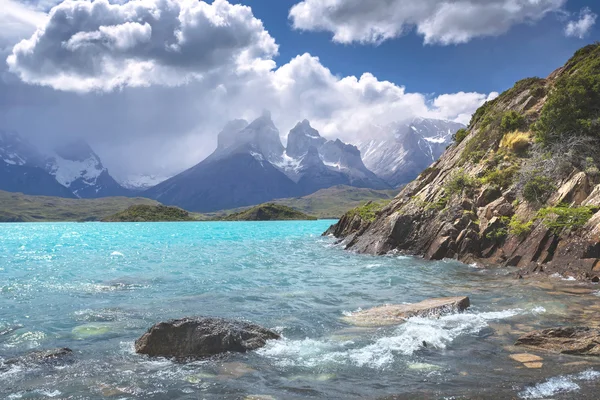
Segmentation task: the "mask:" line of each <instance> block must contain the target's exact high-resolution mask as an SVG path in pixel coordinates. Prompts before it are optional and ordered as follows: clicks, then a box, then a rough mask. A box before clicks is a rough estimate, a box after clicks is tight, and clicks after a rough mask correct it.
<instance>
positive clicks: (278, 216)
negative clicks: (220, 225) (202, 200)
mask: <svg viewBox="0 0 600 400" xmlns="http://www.w3.org/2000/svg"><path fill="white" fill-rule="evenodd" d="M217 219H218V220H220V221H312V220H316V219H317V218H316V217H312V216H310V215H307V214H305V213H303V212H300V211H297V210H294V209H293V208H290V207H287V206H282V205H280V204H274V203H267V204H261V205H258V206H256V207H252V208H250V209H248V210H245V211H241V212H238V213H233V214H230V215H227V216H226V217H222V218H217Z"/></svg>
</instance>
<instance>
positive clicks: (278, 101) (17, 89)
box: [0, 0, 494, 176]
mask: <svg viewBox="0 0 600 400" xmlns="http://www.w3.org/2000/svg"><path fill="white" fill-rule="evenodd" d="M0 1H1V0H0ZM128 4H130V6H129V7H130V8H123V7H125V6H126V5H125V4H124V5H118V4H110V5H109V4H108V3H107V2H106V1H103V0H96V1H95V2H93V3H90V2H82V1H72V0H67V1H65V2H64V3H62V4H60V5H59V6H57V8H55V9H53V10H52V12H51V13H50V19H49V21H48V22H47V24H46V28H45V30H40V31H37V32H36V33H35V34H34V35H33V37H31V38H30V39H28V40H25V41H22V42H21V43H20V44H18V45H17V46H15V48H14V49H13V50H12V55H13V62H12V64H11V70H12V71H14V72H16V73H17V75H18V77H20V79H21V80H23V81H25V82H29V83H35V84H37V85H31V84H26V83H23V81H19V80H18V79H17V76H15V75H13V74H8V75H9V76H5V79H4V82H3V81H2V71H1V68H2V66H0V112H2V116H3V126H2V127H0V129H14V130H17V131H20V132H22V133H23V134H25V135H27V136H30V137H32V138H33V139H34V140H36V141H46V142H49V143H50V144H56V143H57V142H58V141H60V140H62V139H64V138H65V137H83V138H85V139H86V140H88V141H89V142H90V144H92V146H93V147H95V148H96V149H97V151H98V153H99V154H100V156H101V157H102V158H103V161H104V163H105V165H106V166H108V167H109V168H110V169H111V170H112V171H113V172H114V173H115V174H116V175H120V176H124V175H127V174H129V173H136V174H137V173H146V174H159V175H165V174H169V173H176V172H179V171H181V170H183V169H185V168H187V167H190V166H192V165H194V164H196V163H197V162H198V161H200V160H201V159H202V158H204V157H206V156H207V155H208V154H210V153H211V152H212V151H213V150H214V148H215V146H216V135H217V133H218V132H219V131H220V130H221V128H222V127H223V125H224V124H225V123H226V122H227V121H228V120H231V119H234V118H245V119H252V118H255V117H256V116H258V115H260V113H261V111H262V110H263V109H265V108H266V109H269V110H271V111H272V114H273V118H274V120H275V123H276V124H277V126H278V127H279V129H280V130H281V133H282V135H283V136H285V135H287V132H288V131H289V130H290V129H291V128H292V127H293V126H294V125H295V124H296V123H297V122H298V121H301V120H302V119H305V118H307V119H309V120H311V122H312V123H313V125H314V126H315V127H316V128H318V129H319V130H320V131H321V133H323V134H324V135H326V136H329V137H331V138H334V137H340V138H342V139H345V140H357V139H360V138H364V137H365V136H367V135H373V134H376V133H377V132H376V131H375V130H374V129H373V126H385V125H387V124H389V123H391V122H395V121H402V120H409V119H412V118H414V117H417V116H420V117H431V118H441V119H450V120H456V121H462V122H467V121H468V119H469V118H470V114H471V113H473V112H474V111H475V110H476V108H477V107H479V106H480V105H481V104H482V103H483V102H484V101H486V100H487V99H488V98H489V96H490V95H487V94H479V93H463V92H460V93H455V94H441V95H437V96H430V95H425V94H421V93H413V92H408V91H407V90H406V88H405V87H404V86H401V85H398V84H395V83H393V82H389V81H381V80H379V79H378V78H377V77H375V76H374V75H373V74H371V73H364V74H362V75H361V76H357V77H355V76H347V77H339V76H336V75H334V74H333V73H332V72H331V71H330V70H329V69H328V68H327V67H326V66H324V65H323V64H322V63H321V61H320V60H319V58H317V57H314V56H312V55H310V54H303V55H299V56H297V57H294V58H293V59H292V60H290V61H289V62H288V63H285V64H283V65H280V66H277V65H276V64H275V62H274V61H273V60H272V56H273V55H274V54H275V53H276V51H277V45H276V44H275V41H274V40H273V39H272V38H271V37H270V36H269V35H268V33H266V31H265V30H264V27H263V26H262V23H261V22H260V21H259V20H257V19H256V18H255V17H254V16H253V15H252V12H251V10H250V9H249V8H248V7H241V6H232V5H230V4H229V3H226V2H225V1H223V0H217V1H215V2H214V3H213V4H212V5H208V4H206V3H202V2H196V1H195V0H189V1H188V0H182V1H178V2H174V0H134V1H133V2H131V3H128ZM67 17H68V18H67ZM65 18H67V19H66V20H67V21H70V22H69V23H66V22H64V21H65ZM63 22H64V23H63ZM60 23H62V25H59V24H60ZM59 26H62V30H59V29H58V28H59ZM230 31H231V32H230ZM242 33H243V34H242ZM165 38H167V39H168V40H165ZM165 43H166V45H165ZM160 44H162V45H160ZM0 54H1V52H0ZM53 88H56V89H60V90H54V89H53ZM493 95H494V94H492V95H491V96H493Z"/></svg>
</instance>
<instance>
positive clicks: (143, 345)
mask: <svg viewBox="0 0 600 400" xmlns="http://www.w3.org/2000/svg"><path fill="white" fill-rule="evenodd" d="M274 339H279V335H278V334H277V333H275V332H273V331H271V330H269V329H266V328H263V327H261V326H258V325H255V324H251V323H248V322H243V321H233V320H226V319H222V318H208V317H207V318H205V317H194V318H183V319H176V320H171V321H168V322H160V323H158V324H156V325H154V326H153V327H151V328H150V329H149V330H148V332H146V333H145V334H144V335H142V337H140V338H139V339H138V340H136V341H135V351H136V352H137V353H139V354H146V355H149V356H151V357H169V358H176V359H199V358H205V357H211V356H214V355H218V354H222V353H227V352H238V353H245V352H247V351H251V350H256V349H259V348H261V347H263V346H264V345H265V344H266V342H267V340H274Z"/></svg>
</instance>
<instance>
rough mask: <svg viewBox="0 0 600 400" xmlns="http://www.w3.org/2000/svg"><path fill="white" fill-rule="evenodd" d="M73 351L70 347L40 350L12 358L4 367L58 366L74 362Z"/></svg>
mask: <svg viewBox="0 0 600 400" xmlns="http://www.w3.org/2000/svg"><path fill="white" fill-rule="evenodd" d="M72 356H73V350H71V349H69V348H68V347H63V348H58V349H50V350H39V351H33V352H31V353H28V354H26V355H24V356H22V357H16V358H10V359H8V360H6V361H5V362H4V365H14V364H25V365H31V364H38V365H39V364H57V363H65V362H70V361H72Z"/></svg>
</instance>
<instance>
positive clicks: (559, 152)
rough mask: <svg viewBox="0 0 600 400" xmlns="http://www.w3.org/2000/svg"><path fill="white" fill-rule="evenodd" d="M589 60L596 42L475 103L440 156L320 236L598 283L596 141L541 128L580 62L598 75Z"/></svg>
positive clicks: (354, 246) (360, 248) (370, 249)
mask: <svg viewBox="0 0 600 400" xmlns="http://www.w3.org/2000/svg"><path fill="white" fill-rule="evenodd" d="M598 63H600V45H591V46H588V47H586V48H583V49H581V50H580V51H578V52H577V53H576V54H575V56H574V57H573V58H572V59H571V60H569V62H568V63H567V64H566V65H565V66H564V67H562V68H560V69H558V70H556V71H555V72H553V73H552V74H551V75H550V76H549V77H548V78H546V79H539V78H531V79H526V80H523V81H520V82H518V83H517V84H516V85H515V87H513V88H512V89H509V90H508V91H506V92H504V93H503V94H501V95H500V96H499V97H498V98H497V99H495V100H493V101H490V102H488V103H486V104H485V105H484V106H483V107H481V108H480V109H479V110H478V111H477V113H476V114H475V115H474V116H473V119H472V121H471V123H470V125H469V127H468V129H467V130H464V131H462V132H461V131H459V132H457V134H456V135H455V139H456V142H455V144H454V145H452V146H451V147H449V148H448V150H447V151H446V152H445V153H444V155H443V156H442V158H441V159H440V160H439V161H437V162H436V163H434V164H433V165H432V166H431V167H430V168H428V169H427V170H425V171H424V172H423V173H422V174H421V175H420V176H419V177H418V178H417V179H416V180H415V181H413V182H412V183H410V184H409V185H407V186H406V187H405V188H404V189H403V190H402V191H401V192H400V194H399V195H398V196H397V197H396V198H395V199H394V200H392V202H391V203H389V204H388V205H387V206H386V207H384V208H383V209H381V210H380V211H378V212H377V213H376V215H375V216H373V217H369V216H367V217H365V215H363V214H361V213H360V212H357V211H356V210H353V211H351V212H349V213H347V214H346V215H344V216H343V217H342V218H341V219H340V221H339V222H338V223H337V224H336V225H334V226H332V227H331V228H330V229H329V230H328V231H327V232H326V233H325V234H327V235H333V236H335V237H336V238H338V239H339V240H340V241H341V242H343V244H344V245H345V247H346V248H347V249H349V250H353V251H356V252H359V253H367V254H376V255H382V254H386V253H390V252H400V253H403V254H407V255H416V256H422V257H424V258H425V259H428V260H441V259H444V258H454V259H458V260H460V261H462V262H465V263H478V264H481V265H484V266H511V267H518V268H519V270H520V273H519V275H518V276H520V277H525V276H533V275H536V274H556V273H558V274H560V275H562V276H564V277H572V278H575V279H577V280H581V281H591V282H599V281H600V173H599V172H598V171H599V170H598V164H599V163H600V159H597V158H598V154H600V142H599V139H597V138H595V137H592V136H589V135H587V134H584V133H581V134H578V135H573V136H572V137H562V136H561V137H560V138H559V139H552V141H550V140H549V139H547V138H545V136H544V134H547V132H546V131H544V130H543V129H544V124H547V120H548V119H549V118H550V116H552V115H554V114H556V113H557V112H558V111H562V110H558V111H557V110H556V109H555V108H553V107H555V105H556V104H557V102H558V101H559V100H560V97H559V96H561V95H562V94H563V93H562V92H563V91H565V92H566V91H567V90H568V87H569V85H574V84H575V83H573V82H578V79H580V78H581V77H580V75H581V74H583V73H584V72H585V73H588V72H589V69H590V68H591V71H592V72H590V74H593V75H592V76H594V77H598V75H599V74H600V73H599V72H598V69H597V68H595V67H594V66H596V65H598ZM590 65H592V66H593V67H590ZM586 76H587V75H586ZM557 97H558V100H557ZM552 113H554V114H552ZM549 115H550V116H549ZM589 117H590V118H591V119H593V118H596V117H597V116H596V115H595V114H594V115H590V116H589ZM545 132H546V133H545ZM552 132H554V131H552ZM555 134H556V133H555ZM563 136H564V135H563ZM544 141H545V142H544Z"/></svg>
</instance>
